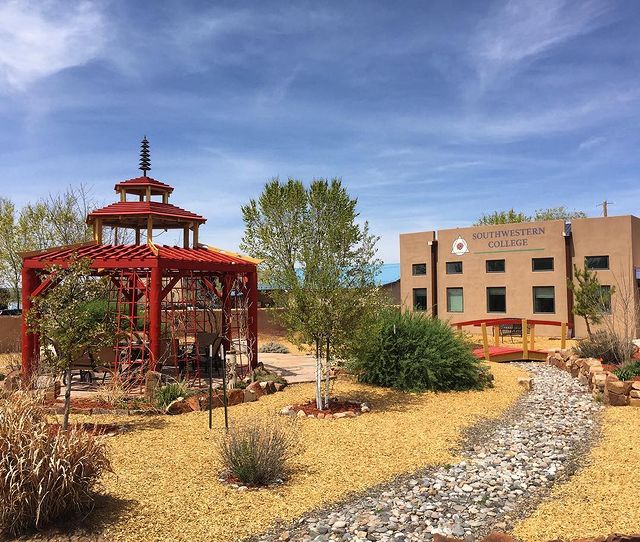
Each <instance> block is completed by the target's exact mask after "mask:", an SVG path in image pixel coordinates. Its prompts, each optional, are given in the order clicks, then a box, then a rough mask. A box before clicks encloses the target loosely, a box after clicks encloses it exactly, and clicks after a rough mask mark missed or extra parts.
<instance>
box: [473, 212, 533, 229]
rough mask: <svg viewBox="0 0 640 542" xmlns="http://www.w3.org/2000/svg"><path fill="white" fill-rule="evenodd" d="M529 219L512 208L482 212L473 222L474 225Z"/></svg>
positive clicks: (527, 220)
mask: <svg viewBox="0 0 640 542" xmlns="http://www.w3.org/2000/svg"><path fill="white" fill-rule="evenodd" d="M530 220H531V219H530V218H529V217H528V216H527V215H525V214H524V213H521V212H520V211H515V210H514V209H509V210H508V211H494V212H493V213H489V214H484V215H482V216H481V217H480V218H478V220H476V222H475V223H474V224H473V225H474V226H488V225H491V224H512V223H515V222H529V221H530Z"/></svg>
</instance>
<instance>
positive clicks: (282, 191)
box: [242, 179, 379, 409]
mask: <svg viewBox="0 0 640 542" xmlns="http://www.w3.org/2000/svg"><path fill="white" fill-rule="evenodd" d="M356 204H357V200H356V199H353V198H351V197H350V196H349V194H348V193H347V190H346V189H345V188H344V186H343V185H342V182H341V181H340V180H339V179H332V180H331V181H328V180H326V179H316V180H314V181H313V182H312V183H311V185H310V186H309V187H308V188H305V186H304V185H303V184H302V182H301V181H299V180H295V179H289V180H288V181H287V182H286V183H281V182H280V180H279V179H273V180H271V181H270V182H268V183H267V184H266V186H265V188H264V191H263V192H262V194H261V195H260V197H259V198H258V199H257V200H251V201H250V202H249V203H248V204H247V205H245V206H244V207H243V208H242V213H243V218H244V223H245V234H244V237H243V240H242V249H243V250H245V251H247V252H248V253H249V254H251V255H252V256H254V257H256V258H260V259H262V260H263V264H262V268H261V272H262V278H261V280H262V281H263V282H266V283H268V284H269V285H270V286H271V287H272V288H273V289H274V300H275V303H276V306H278V307H280V308H282V311H281V312H280V313H279V314H280V318H281V320H282V321H283V324H284V325H285V326H286V328H287V329H288V330H289V332H290V333H291V335H292V337H301V338H302V340H303V341H304V342H307V343H311V344H313V345H314V347H315V355H316V406H317V407H318V408H319V409H323V408H325V407H327V406H328V404H329V399H330V398H329V372H330V367H331V359H332V356H334V354H335V352H336V350H337V349H338V348H340V346H341V345H342V343H343V342H344V341H345V339H346V336H347V335H349V333H350V332H352V331H353V330H355V329H356V328H357V327H358V325H359V322H360V321H361V319H362V318H363V316H364V315H366V314H367V312H368V311H369V310H371V307H372V306H373V305H374V304H376V303H378V300H379V298H378V296H376V295H375V292H376V288H375V285H374V277H375V274H376V272H377V270H378V266H379V263H378V261H377V260H376V259H375V253H376V246H375V245H376V242H377V240H378V238H377V237H375V236H373V235H371V234H370V233H369V227H368V224H367V223H366V222H364V223H363V224H359V223H358V222H357V218H358V213H357V211H356ZM323 368H324V376H325V379H326V380H325V390H324V397H323V394H322V382H323V378H322V376H323Z"/></svg>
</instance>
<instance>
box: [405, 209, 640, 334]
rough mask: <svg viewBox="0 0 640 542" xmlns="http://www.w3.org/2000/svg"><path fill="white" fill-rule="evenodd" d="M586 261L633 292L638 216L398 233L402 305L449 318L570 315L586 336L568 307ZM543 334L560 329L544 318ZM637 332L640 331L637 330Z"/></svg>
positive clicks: (639, 257)
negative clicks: (574, 281)
mask: <svg viewBox="0 0 640 542" xmlns="http://www.w3.org/2000/svg"><path fill="white" fill-rule="evenodd" d="M585 262H586V263H587V265H588V266H589V268H591V269H593V270H595V271H596V272H597V275H598V279H599V281H600V283H601V284H602V285H603V287H605V288H609V287H611V286H615V291H616V293H614V294H613V296H612V303H611V304H612V309H611V310H613V311H614V316H616V314H615V311H616V310H619V309H618V308H617V307H619V305H620V304H619V303H616V296H619V295H627V297H631V296H633V299H634V301H633V302H634V303H635V296H636V295H637V293H638V277H640V219H639V218H637V217H635V216H630V215H627V216H614V217H602V218H580V219H573V220H571V222H566V223H565V222H564V221H563V220H550V221H544V222H523V223H515V224H499V225H490V226H473V227H468V228H455V229H447V230H438V231H424V232H419V233H404V234H401V235H400V274H401V281H400V284H401V293H400V295H401V301H402V305H403V306H404V307H406V308H409V309H411V310H420V311H428V312H430V313H432V314H434V315H436V316H438V317H439V318H442V319H445V320H448V321H450V322H451V323H456V322H461V321H468V320H478V319H483V318H527V319H537V320H551V321H558V322H562V321H564V322H568V323H569V325H570V327H571V328H572V329H573V330H574V331H573V335H574V336H576V337H584V336H586V334H587V332H586V326H585V323H584V320H583V319H582V318H580V317H575V316H574V315H573V312H572V301H573V300H572V297H573V296H572V294H571V292H570V290H569V289H568V288H567V280H572V279H573V266H574V264H575V265H576V266H578V267H580V268H581V267H582V266H583V265H584V263H585ZM539 333H540V334H542V335H557V333H558V330H557V328H553V327H548V328H545V327H544V326H543V327H542V328H541V329H540V331H539ZM636 336H637V335H636Z"/></svg>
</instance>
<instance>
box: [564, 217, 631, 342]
mask: <svg viewBox="0 0 640 542" xmlns="http://www.w3.org/2000/svg"><path fill="white" fill-rule="evenodd" d="M571 229H572V239H571V241H572V242H571V247H572V251H571V252H572V254H571V256H572V261H573V263H574V264H575V265H576V266H578V267H582V266H583V265H584V259H585V257H586V256H609V269H608V270H599V271H596V273H597V275H598V280H599V281H600V283H601V284H602V285H609V286H615V288H616V290H617V291H618V293H617V294H614V298H613V299H612V305H613V307H614V309H615V308H616V306H619V302H617V301H616V299H615V297H616V295H629V293H630V292H634V288H635V279H634V274H635V271H634V262H635V265H638V266H640V246H639V242H640V220H639V219H638V218H636V217H632V216H628V215H627V216H612V217H607V218H604V217H603V218H581V219H575V220H573V221H572V222H571ZM634 233H635V235H634ZM625 292H626V294H625ZM596 328H597V326H596ZM575 329H576V335H577V336H578V337H584V336H585V335H586V334H587V328H586V325H585V323H584V320H583V319H582V318H578V317H576V320H575Z"/></svg>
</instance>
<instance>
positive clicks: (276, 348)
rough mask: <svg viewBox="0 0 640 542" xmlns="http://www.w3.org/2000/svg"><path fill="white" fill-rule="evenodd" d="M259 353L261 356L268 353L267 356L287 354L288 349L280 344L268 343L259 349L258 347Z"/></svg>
mask: <svg viewBox="0 0 640 542" xmlns="http://www.w3.org/2000/svg"><path fill="white" fill-rule="evenodd" d="M260 352H261V353H263V354H266V353H269V354H288V353H289V349H288V348H287V347H286V346H285V345H284V344H281V343H276V342H268V343H264V344H263V345H262V346H261V347H260Z"/></svg>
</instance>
